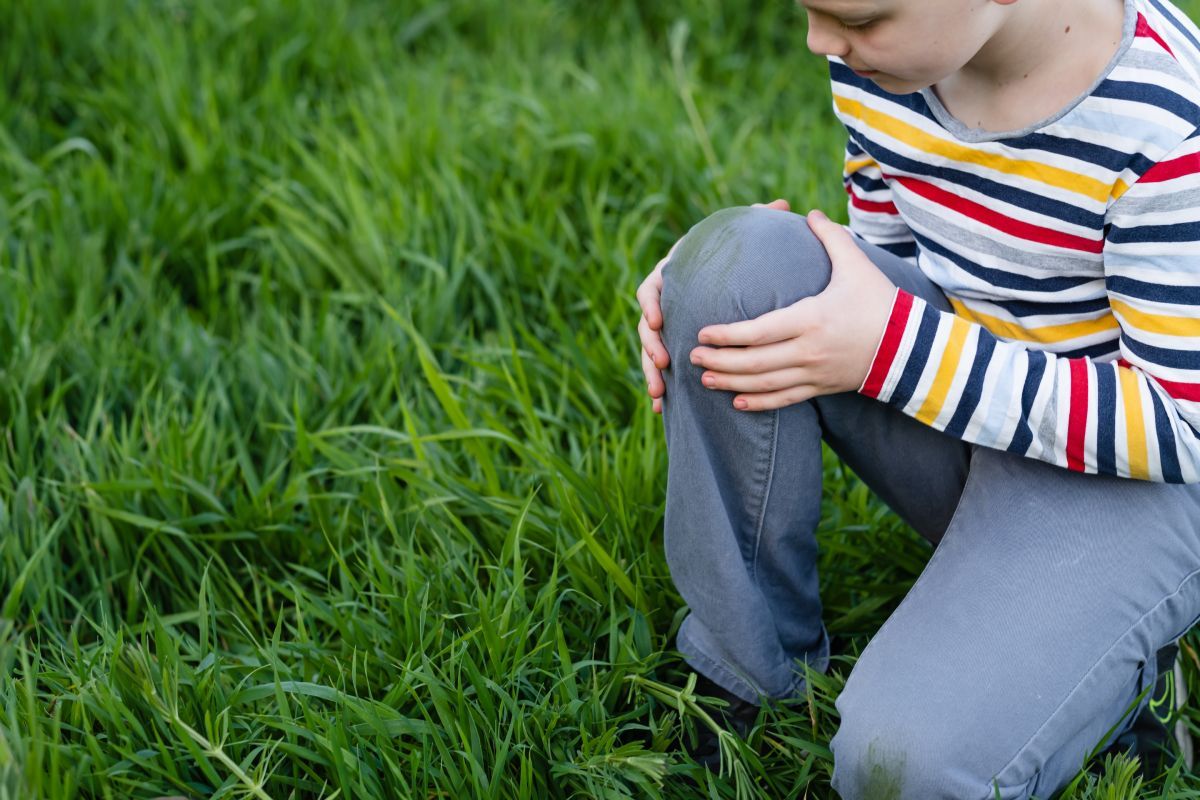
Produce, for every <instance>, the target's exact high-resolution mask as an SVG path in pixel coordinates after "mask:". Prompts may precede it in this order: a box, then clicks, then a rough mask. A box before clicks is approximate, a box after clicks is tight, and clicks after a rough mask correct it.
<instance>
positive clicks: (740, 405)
mask: <svg viewBox="0 0 1200 800" xmlns="http://www.w3.org/2000/svg"><path fill="white" fill-rule="evenodd" d="M733 405H734V406H735V407H736V408H745V407H746V406H747V405H749V403H747V402H746V401H745V400H742V399H738V400H734V401H733Z"/></svg>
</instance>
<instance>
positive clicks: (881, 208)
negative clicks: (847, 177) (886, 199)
mask: <svg viewBox="0 0 1200 800" xmlns="http://www.w3.org/2000/svg"><path fill="white" fill-rule="evenodd" d="M846 192H847V193H848V194H849V195H850V205H852V206H854V207H855V208H857V209H859V210H860V211H873V212H875V213H877V214H899V213H900V211H899V209H897V208H896V204H895V203H880V202H878V201H876V200H864V199H863V198H861V197H859V196H858V195H856V194H855V193H854V191H853V190H852V189H851V188H850V187H849V186H847V187H846Z"/></svg>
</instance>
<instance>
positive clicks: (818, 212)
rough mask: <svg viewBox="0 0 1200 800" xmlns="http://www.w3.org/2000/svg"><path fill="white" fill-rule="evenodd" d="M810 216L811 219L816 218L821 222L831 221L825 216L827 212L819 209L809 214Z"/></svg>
mask: <svg viewBox="0 0 1200 800" xmlns="http://www.w3.org/2000/svg"><path fill="white" fill-rule="evenodd" d="M808 215H809V216H810V217H816V218H817V219H819V220H820V219H829V217H827V216H825V212H824V211H822V210H821V209H819V208H814V209H813V210H812V211H810V212H808Z"/></svg>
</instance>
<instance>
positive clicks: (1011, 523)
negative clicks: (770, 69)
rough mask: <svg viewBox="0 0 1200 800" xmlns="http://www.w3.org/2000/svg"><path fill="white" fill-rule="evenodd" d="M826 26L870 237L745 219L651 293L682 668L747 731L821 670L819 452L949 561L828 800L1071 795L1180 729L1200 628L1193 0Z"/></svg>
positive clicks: (859, 709)
mask: <svg viewBox="0 0 1200 800" xmlns="http://www.w3.org/2000/svg"><path fill="white" fill-rule="evenodd" d="M803 5H804V6H805V8H806V10H807V14H808V22H809V34H808V46H809V48H810V49H811V50H812V51H813V52H815V53H818V54H821V55H825V56H827V57H828V59H829V61H830V69H831V76H832V82H833V95H834V106H835V110H836V113H837V115H838V117H839V119H840V120H841V121H842V122H843V123H844V125H845V126H846V129H847V133H848V144H847V148H846V162H845V172H844V180H845V184H846V188H847V191H848V192H849V195H850V209H849V210H850V228H851V230H852V231H853V232H854V233H855V234H857V238H856V239H852V238H851V237H850V236H849V235H848V234H847V233H846V232H845V231H844V230H843V229H842V228H841V227H840V226H837V225H834V224H833V223H831V222H830V221H829V220H828V219H827V218H826V217H824V215H822V214H820V213H819V212H813V213H811V214H809V215H808V217H807V219H805V218H803V217H800V216H798V215H794V214H790V213H788V211H787V205H786V203H783V202H782V201H777V202H776V203H773V204H771V206H770V207H766V208H756V209H727V210H725V211H722V212H718V213H717V214H715V215H713V216H712V217H710V218H708V219H707V220H704V221H703V222H701V223H700V224H699V225H697V226H696V227H695V228H693V229H692V230H691V231H690V232H689V233H688V235H687V236H685V237H684V238H683V239H681V240H680V242H679V243H677V244H676V246H675V247H674V248H673V249H672V251H671V253H670V254H668V256H667V258H666V259H664V260H663V262H660V264H659V265H658V267H656V268H655V270H654V272H653V273H651V275H650V276H649V277H648V278H647V279H646V281H645V282H644V283H643V284H642V286H641V287H639V290H638V299H639V302H640V304H641V305H642V309H643V318H642V320H641V321H640V323H639V333H640V335H641V339H642V343H643V354H642V363H643V368H644V370H645V372H646V379H647V382H648V385H649V392H650V395H651V396H652V397H653V398H654V399H653V403H654V406H655V410H656V411H657V410H661V411H662V412H663V420H664V425H665V429H666V440H667V447H668V452H669V455H670V464H669V471H668V489H667V501H666V519H665V523H664V536H665V544H666V549H667V559H668V563H669V565H670V567H671V572H672V577H673V578H674V580H675V582H676V585H677V586H678V588H679V590H680V593H681V594H682V595H683V597H684V599H685V600H686V601H687V602H688V605H689V606H690V609H691V614H690V615H689V616H688V618H687V619H686V620H685V621H684V623H683V625H682V627H681V628H680V631H679V634H678V641H677V644H678V647H679V650H680V651H681V652H682V653H683V654H684V656H685V657H686V658H687V660H688V662H689V663H690V664H691V665H692V666H693V667H694V668H695V669H696V670H697V671H698V672H699V673H701V675H702V676H704V677H705V678H706V679H708V681H710V682H711V683H710V684H709V685H711V686H715V687H719V689H720V690H723V692H724V693H725V694H727V695H728V696H731V697H733V698H736V703H735V708H734V709H733V713H734V714H735V716H737V715H739V714H740V715H741V716H742V717H743V719H744V718H745V711H746V709H747V708H752V706H751V704H753V703H756V702H759V701H760V700H761V699H763V698H783V697H789V696H795V695H797V694H800V693H802V692H803V690H804V685H803V672H802V670H800V669H799V664H800V663H801V662H803V663H805V664H807V665H808V666H810V667H812V668H814V669H820V670H823V669H825V668H826V667H827V664H828V656H829V649H828V648H829V643H828V637H827V635H826V633H825V630H824V627H823V626H822V624H821V616H820V612H821V607H820V599H819V597H818V596H817V579H816V573H815V550H816V545H815V541H814V538H813V531H814V529H815V527H816V524H817V519H818V515H819V510H820V492H821V484H820V481H821V460H820V440H821V439H822V438H824V439H825V441H827V442H828V443H829V444H830V446H831V447H833V449H834V450H835V451H836V452H837V453H838V454H839V455H840V456H841V457H842V458H843V460H844V461H846V462H847V463H848V464H849V465H850V466H851V468H853V469H854V470H855V471H856V472H857V473H858V475H859V476H860V477H861V478H862V479H863V480H864V481H865V482H866V483H867V484H868V485H869V486H871V488H872V489H873V490H875V491H876V492H877V493H878V494H879V495H880V496H881V497H882V498H883V499H884V500H885V501H886V502H887V503H888V504H889V505H890V506H891V507H892V508H893V509H895V510H896V511H897V513H898V514H899V515H900V516H901V517H902V518H904V519H905V520H906V521H907V522H908V523H909V524H911V525H912V526H913V527H914V528H915V529H916V530H917V531H918V532H920V533H921V534H923V535H925V536H926V537H927V538H929V539H930V540H932V541H933V542H935V543H937V544H938V546H937V548H936V550H935V551H934V554H933V557H932V559H931V560H930V562H929V564H928V566H927V567H926V569H925V571H924V572H923V573H922V575H921V577H920V578H919V579H918V581H917V583H916V584H915V585H914V587H913V589H912V590H911V591H910V593H909V594H908V596H907V597H906V598H905V600H904V602H903V603H901V605H900V607H899V608H898V609H897V610H896V612H895V613H894V614H893V615H892V617H891V618H890V619H889V620H888V621H887V623H886V624H885V625H884V626H883V627H882V628H881V629H880V631H879V632H878V633H877V634H876V636H875V637H874V638H873V639H872V641H871V643H870V645H869V646H868V647H867V648H866V650H865V651H864V652H863V653H862V655H861V657H860V658H859V660H858V662H857V663H856V665H855V668H854V670H853V672H852V673H851V675H850V676H849V679H848V680H847V683H846V687H845V690H844V691H843V692H842V694H841V695H840V696H839V698H838V701H837V705H838V709H839V712H840V715H841V727H840V729H839V731H838V734H837V735H836V736H835V737H834V740H833V742H832V745H831V746H832V749H833V752H834V775H833V784H834V788H835V789H837V791H838V792H839V793H840V794H841V795H842V796H843V797H846V798H858V797H874V796H879V795H886V796H888V797H904V798H907V797H912V798H921V800H930V798H941V797H945V798H968V797H978V798H990V797H1002V798H1025V797H1031V796H1033V795H1037V796H1041V797H1047V796H1049V795H1050V794H1052V793H1053V792H1054V791H1056V790H1057V789H1059V788H1061V787H1062V786H1063V785H1064V784H1065V783H1066V782H1067V781H1068V780H1069V779H1070V778H1071V777H1072V776H1073V775H1074V774H1075V773H1076V772H1077V771H1078V770H1079V769H1080V767H1081V766H1082V764H1083V761H1084V759H1085V757H1086V755H1087V754H1088V753H1089V752H1090V751H1091V750H1092V748H1093V747H1094V746H1095V745H1096V744H1097V743H1101V742H1103V743H1111V741H1112V737H1107V739H1106V733H1107V732H1108V731H1109V730H1110V729H1114V728H1115V730H1116V731H1117V732H1120V731H1122V730H1123V729H1127V728H1129V727H1130V724H1131V721H1132V720H1133V719H1135V717H1134V715H1132V714H1129V713H1128V711H1129V709H1130V708H1132V707H1134V706H1137V707H1138V708H1139V709H1141V710H1153V711H1163V709H1162V708H1161V707H1160V706H1161V703H1160V702H1159V701H1157V700H1156V701H1155V703H1150V702H1149V698H1148V694H1149V693H1150V690H1151V689H1152V688H1154V686H1155V682H1156V681H1158V683H1159V685H1160V686H1162V687H1166V686H1167V685H1168V684H1169V676H1170V675H1172V674H1173V672H1172V665H1173V656H1174V653H1175V650H1174V642H1175V641H1177V640H1178V638H1179V637H1180V636H1181V635H1182V634H1183V633H1184V632H1185V631H1186V630H1187V629H1188V628H1189V627H1190V626H1191V625H1192V623H1193V622H1194V621H1195V620H1196V618H1197V616H1198V615H1200V485H1197V484H1198V483H1200V432H1198V431H1200V244H1198V243H1200V133H1198V126H1200V77H1198V76H1200V32H1198V31H1197V30H1196V28H1195V27H1194V26H1193V25H1192V24H1191V23H1190V22H1189V21H1188V20H1187V19H1186V17H1185V16H1184V15H1183V14H1182V13H1181V12H1180V11H1179V10H1178V9H1177V8H1175V7H1174V6H1172V5H1170V4H1169V2H1167V0H1125V1H1124V2H1122V0H804V2H803ZM660 293H661V300H660ZM660 303H661V307H660ZM660 370H661V373H660ZM1162 702H1166V703H1167V704H1168V705H1169V704H1170V703H1169V700H1167V699H1165V698H1164V699H1163V701H1162ZM1143 716H1144V715H1143ZM1139 724H1141V723H1140V721H1139Z"/></svg>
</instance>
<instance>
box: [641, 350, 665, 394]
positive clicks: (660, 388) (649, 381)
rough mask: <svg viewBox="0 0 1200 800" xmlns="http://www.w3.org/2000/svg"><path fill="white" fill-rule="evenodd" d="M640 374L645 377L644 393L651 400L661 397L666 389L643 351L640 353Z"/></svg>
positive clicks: (652, 363) (658, 373) (659, 375)
mask: <svg viewBox="0 0 1200 800" xmlns="http://www.w3.org/2000/svg"><path fill="white" fill-rule="evenodd" d="M642 374H644V375H645V376H646V391H647V392H648V393H649V395H650V396H651V397H653V398H659V397H662V396H663V393H664V392H665V391H666V388H667V387H666V386H665V385H664V384H663V379H662V373H660V372H659V371H658V367H656V366H654V362H653V361H651V360H650V356H649V355H648V354H647V353H646V351H645V350H643V351H642Z"/></svg>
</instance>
